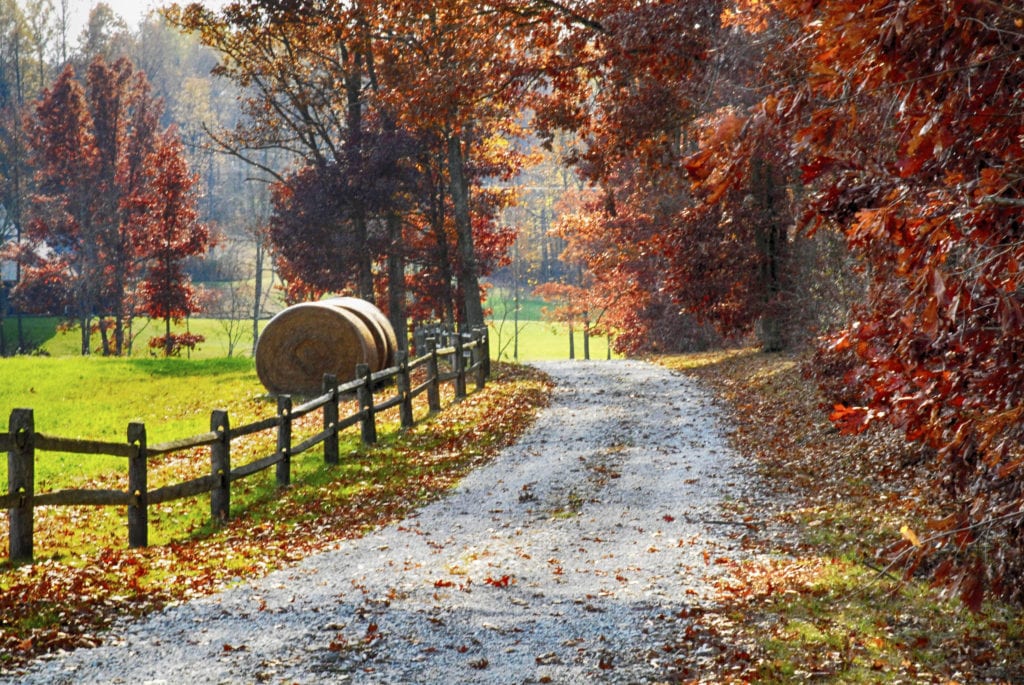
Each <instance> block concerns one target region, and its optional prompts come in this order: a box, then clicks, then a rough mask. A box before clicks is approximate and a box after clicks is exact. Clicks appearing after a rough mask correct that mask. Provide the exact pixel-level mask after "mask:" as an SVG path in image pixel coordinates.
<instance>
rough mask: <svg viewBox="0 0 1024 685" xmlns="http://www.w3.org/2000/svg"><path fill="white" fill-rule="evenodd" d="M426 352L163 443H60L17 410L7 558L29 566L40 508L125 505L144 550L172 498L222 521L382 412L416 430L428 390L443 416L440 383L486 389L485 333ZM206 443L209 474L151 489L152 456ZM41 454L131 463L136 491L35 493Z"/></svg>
mask: <svg viewBox="0 0 1024 685" xmlns="http://www.w3.org/2000/svg"><path fill="white" fill-rule="evenodd" d="M426 347H427V349H428V350H429V351H428V352H427V353H426V354H424V355H422V356H420V357H418V358H416V359H412V360H410V359H409V358H408V356H407V355H406V354H405V353H399V354H398V355H397V359H396V364H395V366H393V367H391V368H388V369H382V370H381V371H378V372H376V373H370V370H369V368H368V367H367V365H365V364H360V365H359V366H358V367H357V369H356V378H355V380H353V381H350V382H348V383H344V384H341V385H339V384H338V383H337V379H336V378H334V377H333V376H325V377H324V385H323V387H324V392H323V393H322V394H321V395H320V396H319V397H315V398H312V399H310V400H308V401H307V402H305V403H303V404H300V405H298V406H293V405H292V398H291V397H290V396H287V395H282V396H279V397H278V400H277V413H276V414H275V415H274V416H272V417H269V418H266V419H262V420H260V421H255V422H253V423H249V424H246V425H243V426H238V427H235V428H232V427H231V425H230V420H229V417H228V413H227V412H226V411H224V410H214V411H213V412H212V413H211V415H210V430H209V431H208V432H206V433H201V434H199V435H194V436H191V437H185V438H181V439H178V440H171V441H168V442H163V443H159V444H155V445H147V443H146V427H145V425H144V424H142V423H138V422H133V423H130V424H129V425H128V439H127V441H126V442H123V443H119V442H104V441H97V440H79V439H72V438H60V437H55V436H51V435H46V434H43V433H38V432H36V430H35V420H34V416H33V412H32V410H31V409H15V410H13V411H12V412H11V415H10V420H9V424H8V432H7V433H0V450H6V451H7V486H8V487H7V494H6V495H3V496H0V508H6V509H7V521H8V527H9V549H8V557H9V558H10V559H11V560H12V561H19V562H20V561H31V560H32V558H33V546H34V539H33V538H34V509H35V508H36V507H40V506H68V505H93V506H127V508H128V513H127V528H128V545H129V547H145V546H146V545H147V544H148V537H149V523H148V522H149V512H148V508H149V507H150V506H153V505H157V504H163V503H165V502H172V501H174V500H178V499H184V498H186V497H195V496H197V495H202V494H205V493H209V494H210V517H211V519H212V520H213V521H214V522H215V523H223V522H224V521H226V520H227V519H228V518H229V517H230V515H231V483H233V482H235V481H237V480H241V479H243V478H248V477H250V476H253V475H255V474H257V473H260V472H262V471H265V470H266V469H269V468H270V467H271V466H274V467H276V472H275V478H276V482H277V485H278V486H279V487H284V486H287V485H289V484H290V483H291V459H292V457H294V456H296V455H299V454H302V453H303V452H306V451H308V450H310V449H312V448H314V447H316V446H318V445H320V444H323V446H324V447H323V451H324V462H325V463H327V464H331V465H333V464H337V463H338V462H339V455H338V435H339V433H341V432H342V431H344V430H346V429H348V428H350V427H352V426H355V425H357V424H358V425H359V426H360V435H361V438H362V441H363V443H364V444H367V445H369V444H373V443H374V442H376V441H377V426H376V415H377V414H378V413H379V412H382V411H385V410H387V409H390V408H394V407H397V408H398V409H399V417H400V423H401V426H402V428H409V427H411V426H413V425H414V424H415V417H414V415H413V399H415V398H416V397H418V396H420V395H421V394H423V393H426V394H427V404H428V407H429V411H430V413H431V414H434V413H436V412H438V411H440V410H441V400H440V397H441V395H440V385H441V384H442V383H447V382H451V383H453V384H454V394H455V401H458V400H460V399H462V398H464V397H465V396H466V380H467V377H471V378H473V379H475V383H476V388H477V390H480V389H483V387H484V384H485V383H486V378H487V376H488V375H489V373H490V352H489V349H488V339H487V331H486V329H480V330H477V331H474V332H473V333H472V334H471V335H459V336H455V338H454V341H453V344H451V345H449V346H447V347H441V348H438V346H437V345H436V343H435V342H434V341H432V340H429V339H428V340H427V341H426ZM441 359H446V360H448V361H449V363H450V367H451V369H452V370H451V371H450V372H446V373H442V372H441V363H440V362H441ZM420 368H424V369H425V370H426V372H425V377H426V380H425V381H424V382H423V383H420V384H419V385H417V386H416V387H412V386H411V380H410V376H411V374H412V372H413V371H415V370H417V369H420ZM391 381H394V388H395V391H394V393H395V394H394V395H393V396H391V397H388V398H385V399H378V398H375V397H374V390H375V388H379V387H380V386H381V385H382V384H386V383H390V382H391ZM352 393H355V395H356V397H357V399H358V404H359V409H358V410H357V411H355V412H354V413H352V414H350V415H348V416H344V417H341V416H339V406H338V405H339V401H340V399H341V398H342V397H344V396H348V395H351V394H352ZM316 411H320V412H322V414H323V429H322V430H321V431H320V432H318V433H317V434H316V435H313V436H310V437H308V438H306V439H305V440H303V441H302V442H300V443H298V444H294V445H293V444H292V425H293V424H294V422H295V421H297V420H299V419H301V418H302V417H304V416H307V415H309V414H311V413H313V412H316ZM271 429H274V430H276V432H277V446H276V449H275V450H274V452H273V453H271V454H268V455H266V456H263V457H260V458H258V459H255V460H253V461H251V462H249V463H246V464H242V465H239V466H234V467H233V466H232V464H231V443H232V441H235V440H237V439H238V438H241V437H244V436H248V435H252V434H254V433H259V432H263V431H268V430H271ZM202 447H208V448H209V450H210V473H209V474H206V475H203V476H200V477H198V478H194V479H192V480H188V481H185V482H183V483H176V484H172V485H166V486H162V487H159V488H155V489H152V490H150V489H148V487H147V477H148V469H147V465H148V461H149V459H150V458H152V457H156V456H159V455H165V454H170V453H174V452H182V451H187V450H193V449H197V448H202ZM37 452H61V453H70V454H83V455H100V454H101V455H112V456H117V457H125V458H126V459H127V461H128V489H127V490H126V491H123V490H83V489H71V488H69V489H65V490H59V491H56V492H46V493H38V494H37V493H36V492H35V459H36V453H37Z"/></svg>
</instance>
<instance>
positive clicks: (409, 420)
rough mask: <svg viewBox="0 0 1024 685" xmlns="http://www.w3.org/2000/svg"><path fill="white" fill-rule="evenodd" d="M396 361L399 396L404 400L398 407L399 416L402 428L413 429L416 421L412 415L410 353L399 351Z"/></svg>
mask: <svg viewBox="0 0 1024 685" xmlns="http://www.w3.org/2000/svg"><path fill="white" fill-rule="evenodd" d="M395 357H396V361H397V362H398V379H397V385H398V395H399V397H401V398H402V403H401V404H400V405H398V414H399V416H400V417H401V419H402V428H412V427H413V426H414V425H415V424H416V419H415V418H413V414H412V396H411V395H410V393H411V392H412V383H411V381H410V380H409V353H408V352H403V351H401V350H400V351H398V352H397V353H396V354H395Z"/></svg>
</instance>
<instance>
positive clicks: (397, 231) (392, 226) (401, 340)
mask: <svg viewBox="0 0 1024 685" xmlns="http://www.w3.org/2000/svg"><path fill="white" fill-rule="evenodd" d="M387 223H388V243H389V245H390V247H389V249H388V318H389V319H390V320H391V327H392V328H393V329H395V336H396V338H397V339H398V349H399V350H401V351H402V352H408V351H409V330H408V325H407V323H406V320H405V252H404V250H403V249H402V217H400V216H399V215H398V213H397V212H388V218H387Z"/></svg>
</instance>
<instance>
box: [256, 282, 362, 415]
mask: <svg viewBox="0 0 1024 685" xmlns="http://www.w3.org/2000/svg"><path fill="white" fill-rule="evenodd" d="M376 361H377V349H376V346H375V343H374V339H373V335H372V334H371V333H370V330H369V329H368V328H367V327H366V325H365V324H364V323H363V321H362V319H360V318H359V317H358V316H356V315H355V314H353V313H352V312H350V311H348V310H346V309H343V308H341V307H336V306H331V305H327V304H323V303H320V302H303V303H301V304H296V305H292V306H291V307H288V308H287V309H285V310H283V311H281V312H280V313H278V314H277V316H275V317H274V318H272V319H271V320H270V321H268V322H267V325H266V327H264V329H263V333H262V334H261V335H260V338H259V341H258V342H257V343H256V374H257V375H258V376H259V379H260V382H261V383H263V385H264V387H266V389H267V390H269V391H270V392H271V393H274V394H295V395H307V396H314V395H318V394H320V392H321V391H322V389H323V377H324V374H328V373H330V374H333V375H335V376H337V378H338V382H339V383H346V382H348V381H350V380H353V379H354V378H355V370H356V365H357V364H367V365H369V366H370V367H371V370H379V369H374V368H373V367H374V366H375V362H376Z"/></svg>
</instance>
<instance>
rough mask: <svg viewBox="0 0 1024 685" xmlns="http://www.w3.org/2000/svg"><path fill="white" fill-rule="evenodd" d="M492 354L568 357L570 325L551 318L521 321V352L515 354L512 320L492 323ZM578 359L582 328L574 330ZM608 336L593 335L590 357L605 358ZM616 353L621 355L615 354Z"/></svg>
mask: <svg viewBox="0 0 1024 685" xmlns="http://www.w3.org/2000/svg"><path fill="white" fill-rule="evenodd" d="M490 328H491V356H492V357H494V358H495V359H501V360H503V361H520V362H531V361H542V360H550V359H568V358H569V329H568V327H567V326H566V325H565V324H558V323H551V322H548V321H520V322H519V356H518V357H517V358H513V353H514V351H515V335H514V328H513V324H512V321H511V320H510V321H506V322H504V323H502V322H499V321H495V322H492V323H491V327H490ZM573 337H574V342H575V351H576V359H583V332H582V331H580V330H577V331H575V335H574V336H573ZM607 356H608V339H607V338H606V337H604V336H600V337H597V336H592V337H591V338H590V358H591V359H606V358H607ZM612 356H613V357H617V356H618V355H615V354H613V355H612Z"/></svg>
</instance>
